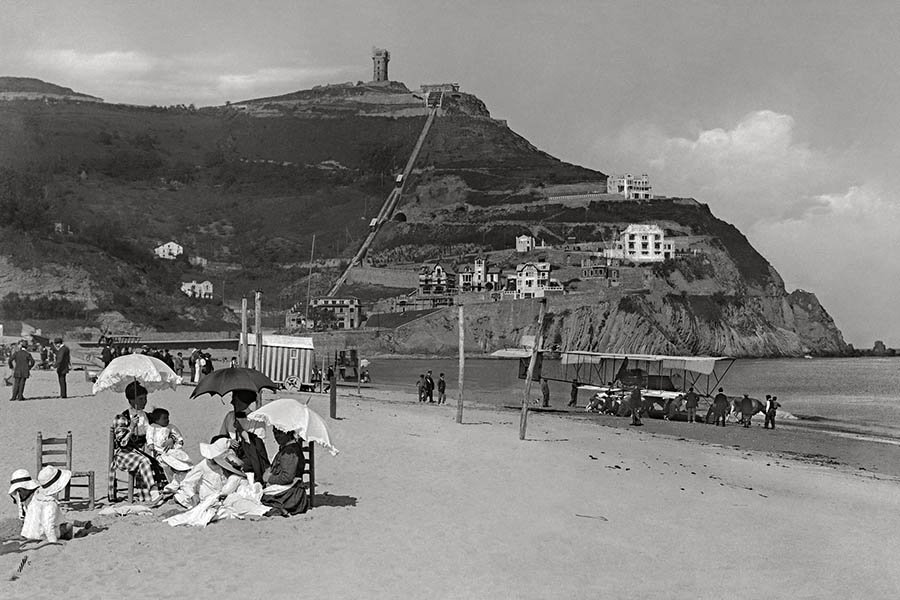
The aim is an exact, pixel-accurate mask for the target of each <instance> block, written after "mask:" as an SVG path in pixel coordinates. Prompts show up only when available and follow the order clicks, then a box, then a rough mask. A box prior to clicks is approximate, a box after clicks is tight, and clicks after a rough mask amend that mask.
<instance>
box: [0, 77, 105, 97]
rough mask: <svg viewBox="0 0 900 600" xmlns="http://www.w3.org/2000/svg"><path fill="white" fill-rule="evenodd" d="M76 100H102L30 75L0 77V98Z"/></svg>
mask: <svg viewBox="0 0 900 600" xmlns="http://www.w3.org/2000/svg"><path fill="white" fill-rule="evenodd" d="M44 98H48V99H57V100H78V101H82V102H103V99H102V98H97V97H96V96H89V95H87V94H82V93H80V92H76V91H74V90H72V89H70V88H67V87H62V86H59V85H55V84H52V83H47V82H46V81H41V80H40V79H34V78H32V77H0V100H14V99H15V100H40V99H44Z"/></svg>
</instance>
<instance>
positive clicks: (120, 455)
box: [109, 409, 166, 496]
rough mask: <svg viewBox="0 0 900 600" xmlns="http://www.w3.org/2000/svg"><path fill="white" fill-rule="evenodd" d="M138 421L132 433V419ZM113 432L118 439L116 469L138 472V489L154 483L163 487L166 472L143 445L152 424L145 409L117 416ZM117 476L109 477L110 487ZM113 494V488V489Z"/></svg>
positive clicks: (114, 465) (114, 460)
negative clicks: (148, 427)
mask: <svg viewBox="0 0 900 600" xmlns="http://www.w3.org/2000/svg"><path fill="white" fill-rule="evenodd" d="M132 420H137V429H136V431H135V432H134V433H132V432H131V421H132ZM113 424H114V427H115V431H114V433H113V435H114V437H115V442H116V449H115V456H114V457H113V462H112V465H110V466H111V467H112V468H113V469H118V470H120V471H127V472H129V473H135V475H136V476H137V477H136V481H135V483H136V484H137V486H138V489H141V488H143V489H147V490H149V489H150V488H151V487H153V486H154V485H156V486H158V487H160V488H161V487H163V486H164V485H165V484H166V474H165V472H163V470H162V467H161V466H160V464H159V463H158V462H157V461H156V459H155V458H153V457H151V456H150V455H148V454H147V453H146V452H145V451H144V448H145V446H146V445H147V426H148V425H149V424H150V422H149V420H148V419H147V413H145V412H144V411H142V410H137V411H132V410H131V409H128V410H126V411H125V412H123V413H120V414H118V415H116V418H115V420H114V422H113ZM114 482H115V478H113V477H111V478H110V484H109V485H110V487H112V485H113V484H114ZM110 495H111V496H112V490H110Z"/></svg>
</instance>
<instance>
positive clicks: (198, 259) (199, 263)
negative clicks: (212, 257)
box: [188, 256, 209, 269]
mask: <svg viewBox="0 0 900 600" xmlns="http://www.w3.org/2000/svg"><path fill="white" fill-rule="evenodd" d="M188 262H189V263H190V264H192V265H193V266H195V267H203V268H204V269H205V268H206V267H207V266H208V265H209V260H208V259H205V258H203V257H202V256H191V257H190V258H188Z"/></svg>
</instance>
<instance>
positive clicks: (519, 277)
mask: <svg viewBox="0 0 900 600" xmlns="http://www.w3.org/2000/svg"><path fill="white" fill-rule="evenodd" d="M515 282H516V298H520V299H521V298H542V297H544V296H545V295H546V294H547V293H548V292H550V293H563V292H564V289H563V286H562V284H561V283H560V282H559V281H557V280H555V279H551V277H550V263H548V262H533V263H531V262H528V263H521V264H519V265H518V266H516V276H515Z"/></svg>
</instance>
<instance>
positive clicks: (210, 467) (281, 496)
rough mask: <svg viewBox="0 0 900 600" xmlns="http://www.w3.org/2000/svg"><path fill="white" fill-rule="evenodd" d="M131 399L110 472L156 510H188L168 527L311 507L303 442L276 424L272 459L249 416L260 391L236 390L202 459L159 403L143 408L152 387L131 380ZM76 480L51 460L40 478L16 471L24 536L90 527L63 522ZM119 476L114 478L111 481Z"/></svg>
mask: <svg viewBox="0 0 900 600" xmlns="http://www.w3.org/2000/svg"><path fill="white" fill-rule="evenodd" d="M125 398H126V400H127V401H128V408H127V409H126V410H125V411H123V412H121V413H118V414H117V415H116V416H115V418H114V421H113V425H114V427H113V436H114V444H115V449H114V458H113V461H112V464H111V465H110V469H111V470H119V471H125V472H128V473H130V474H133V475H134V478H135V489H137V490H139V492H145V494H143V495H144V496H145V498H146V499H147V500H149V506H150V507H151V508H158V507H160V506H162V505H164V504H166V503H167V502H169V501H172V502H174V503H175V504H176V505H177V506H178V507H180V508H181V509H184V511H183V512H180V513H178V514H175V515H173V516H171V517H169V518H168V519H166V522H167V523H169V524H170V525H172V526H176V525H195V526H203V525H206V524H208V523H209V522H211V521H214V520H218V519H224V518H235V517H237V518H241V517H245V516H259V517H264V516H269V517H271V516H290V515H295V514H300V513H304V512H306V511H307V510H308V509H309V505H310V503H309V498H308V496H307V492H306V489H305V487H304V485H303V483H302V476H303V474H304V473H305V470H306V461H305V457H304V454H303V450H302V448H301V446H300V440H299V439H298V438H297V437H296V435H295V434H294V432H293V431H281V430H279V429H277V428H275V429H273V434H274V438H275V441H276V442H277V444H278V451H277V452H276V454H275V455H274V457H273V458H272V459H271V460H270V459H269V457H268V454H267V452H266V446H265V438H266V427H265V425H264V424H262V423H260V422H258V421H252V420H249V419H248V418H247V410H248V409H249V408H250V406H251V405H253V404H254V403H255V402H256V401H257V394H256V393H255V392H252V391H247V390H236V391H234V392H231V405H232V410H231V411H229V412H228V413H227V414H226V415H225V418H224V419H223V421H222V425H221V427H220V429H219V432H218V433H217V434H216V435H214V436H213V437H212V438H211V439H210V440H209V442H208V443H205V442H201V443H200V444H199V450H200V455H201V456H202V460H201V461H200V462H198V463H197V464H193V462H192V461H191V458H190V456H189V455H188V453H187V452H185V450H184V446H185V439H184V436H183V435H182V434H181V432H180V431H179V429H178V428H177V427H176V426H175V425H173V424H172V423H171V421H170V415H169V411H167V410H166V409H164V408H161V407H157V408H154V409H153V410H150V411H146V410H145V408H146V405H147V389H146V388H144V386H143V385H141V384H140V383H138V382H132V383H130V384H128V386H127V387H126V388H125ZM71 477H72V473H71V472H70V471H69V470H67V469H61V468H58V467H55V466H51V465H47V466H45V467H43V468H42V469H41V470H40V472H39V473H38V474H37V478H36V479H33V478H32V477H31V475H30V473H29V472H28V471H27V470H26V469H18V470H16V471H15V472H14V473H13V475H12V477H11V479H10V488H9V495H10V497H11V498H12V499H13V502H14V503H15V504H16V506H17V507H18V512H19V518H20V519H22V521H23V527H22V533H21V535H22V537H23V538H26V539H28V540H41V539H44V540H46V541H48V542H57V541H58V540H61V539H71V538H72V537H80V536H79V534H78V532H77V531H76V529H77V528H79V527H80V528H81V529H84V530H86V531H89V530H90V527H92V526H91V524H90V523H80V522H77V521H76V522H74V523H73V524H66V523H64V522H63V520H62V519H63V517H62V512H61V511H60V509H59V500H58V497H57V496H58V494H59V493H60V492H61V491H63V490H64V489H65V488H66V486H67V485H68V483H69V480H70V479H71ZM114 481H115V478H114V477H110V486H113V485H114ZM113 496H114V493H113V491H112V490H111V497H113ZM86 528H87V529H86Z"/></svg>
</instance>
